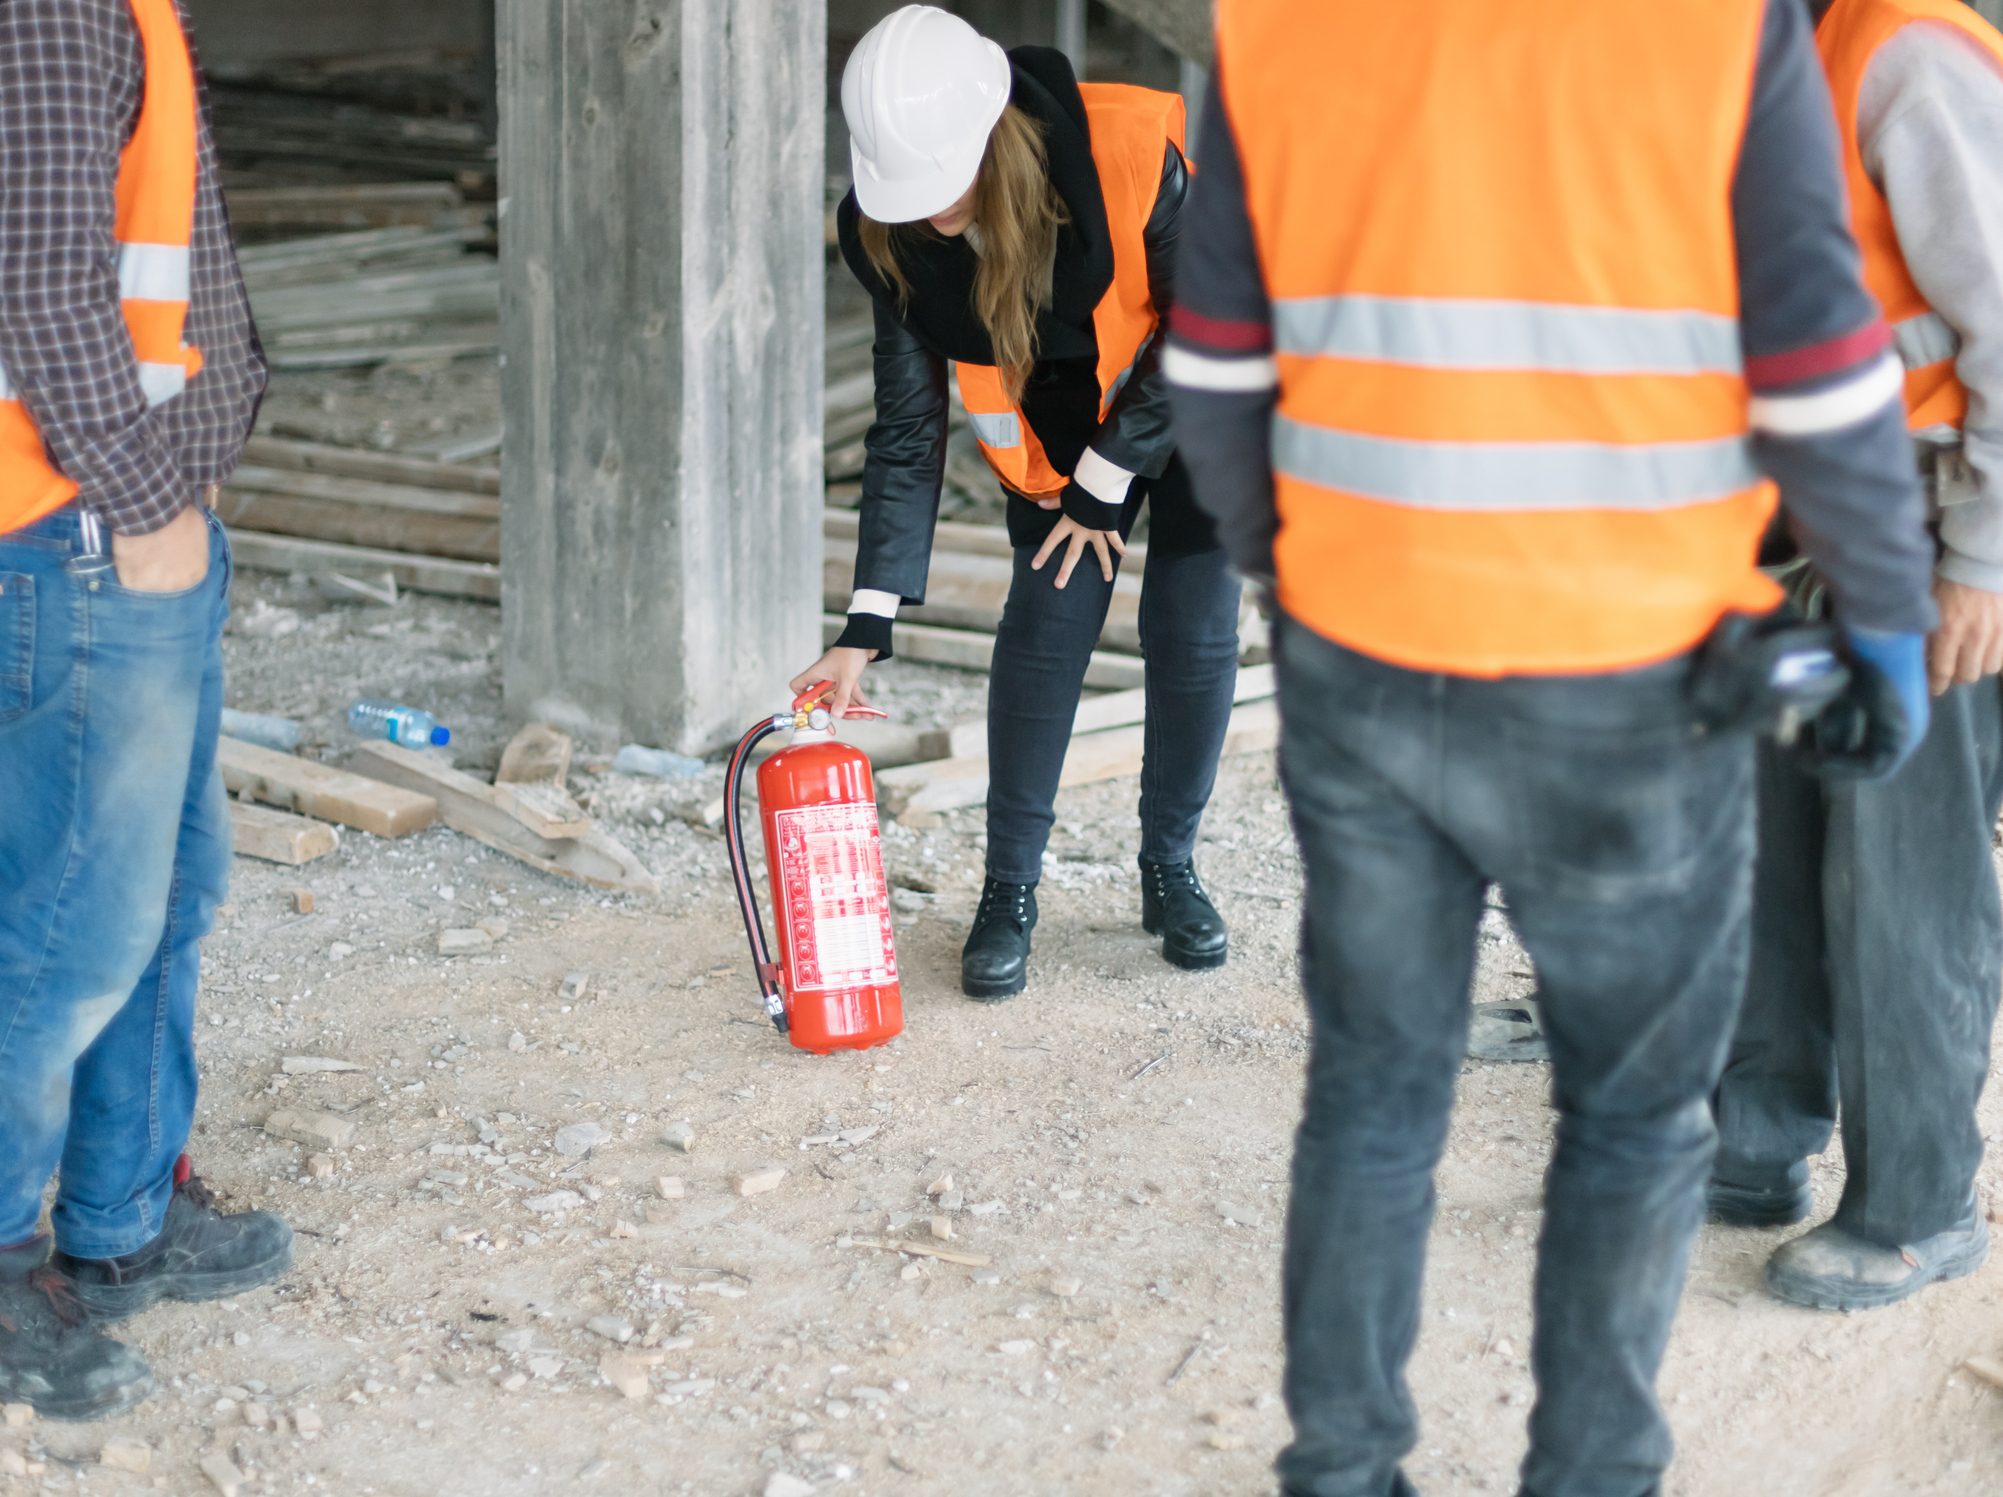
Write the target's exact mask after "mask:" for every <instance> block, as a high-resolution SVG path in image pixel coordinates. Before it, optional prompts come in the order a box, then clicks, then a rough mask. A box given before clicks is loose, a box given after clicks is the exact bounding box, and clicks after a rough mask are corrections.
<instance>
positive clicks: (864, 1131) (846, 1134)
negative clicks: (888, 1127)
mask: <svg viewBox="0 0 2003 1497" xmlns="http://www.w3.org/2000/svg"><path fill="white" fill-rule="evenodd" d="M882 1131H883V1125H882V1124H881V1123H871V1124H870V1125H869V1126H868V1127H867V1128H844V1129H842V1131H841V1132H840V1133H838V1134H836V1135H835V1137H837V1138H839V1139H840V1140H841V1141H842V1142H843V1143H845V1144H859V1143H865V1142H867V1141H868V1140H870V1139H872V1138H875V1137H876V1135H877V1134H878V1133H880V1132H882Z"/></svg>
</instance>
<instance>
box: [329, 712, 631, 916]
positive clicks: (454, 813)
mask: <svg viewBox="0 0 2003 1497" xmlns="http://www.w3.org/2000/svg"><path fill="white" fill-rule="evenodd" d="M355 762H356V764H357V766H358V767H360V768H361V769H363V770H365V771H366V772H367V773H369V774H371V775H376V776H378V777H380V778H381V779H383V780H385V781H387V782H389V783H390V784H392V785H401V786H404V787H406V788H408V789H411V790H421V791H423V792H424V793H425V794H427V795H430V796H432V797H434V798H435V799H436V800H437V802H438V816H439V819H440V820H441V821H443V822H444V823H445V824H446V825H447V826H449V827H451V828H452V829H453V830H455V831H460V832H464V833H465V834H466V835H467V836H469V837H471V838H473V840H474V841H476V842H484V843H485V844H486V845H487V846H489V847H491V848H493V849H495V850H496V851H497V852H504V853H506V854H508V856H510V857H513V858H519V859H521V860H522V861H523V862H524V863H527V864H529V865H530V866H531V867H534V868H540V869H542V870H543V872H545V873H553V874H556V875H557V876H558V877H559V878H575V879H582V880H583V881H584V882H585V883H588V884H596V885H597V886H598V887H599V888H602V889H620V890H624V891H626V892H628V893H635V894H654V893H657V892H659V889H660V885H659V884H658V883H656V882H655V879H654V876H653V875H652V874H651V873H649V872H647V870H646V869H645V868H644V867H643V866H641V863H640V861H639V859H637V858H635V857H634V856H633V854H632V853H630V852H628V851H627V850H626V849H625V847H623V846H622V845H621V844H620V843H619V842H618V841H617V840H615V839H614V838H612V837H611V836H609V835H607V834H606V833H604V832H602V831H597V830H593V831H590V832H587V833H585V834H584V835H583V836H580V837H565V838H550V837H544V836H541V835H539V834H538V833H536V832H533V831H531V830H530V829H529V828H528V827H526V826H524V825H523V824H522V823H521V822H520V821H519V820H517V819H516V817H515V816H514V815H513V814H512V813H511V812H510V811H509V810H508V809H507V808H505V807H504V806H503V805H502V804H501V803H500V801H499V798H498V797H497V794H496V791H497V788H498V789H499V790H502V791H505V790H506V789H507V788H508V787H505V786H503V787H496V786H493V785H488V784H484V783H482V782H481V781H479V780H476V779H474V778H473V777H472V776H471V775H469V774H463V773H461V772H460V771H459V770H456V769H453V768H451V767H449V766H448V765H444V764H440V763H438V762H437V761H436V760H434V759H428V758H426V757H425V756H424V755H423V754H419V753H414V752H413V751H411V750H410V749H407V748H402V747H399V746H398V745H396V744H394V743H365V744H363V745H362V746H361V747H360V748H359V749H357V750H356V751H355Z"/></svg>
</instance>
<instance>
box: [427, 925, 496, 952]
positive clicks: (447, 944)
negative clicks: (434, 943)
mask: <svg viewBox="0 0 2003 1497" xmlns="http://www.w3.org/2000/svg"><path fill="white" fill-rule="evenodd" d="M493 949H494V938H493V937H492V936H490V935H488V934H487V933H486V932H485V931H484V930H441V931H440V932H439V933H438V954H439V955H440V956H472V955H474V954H475V953H476V952H481V951H492V950H493Z"/></svg>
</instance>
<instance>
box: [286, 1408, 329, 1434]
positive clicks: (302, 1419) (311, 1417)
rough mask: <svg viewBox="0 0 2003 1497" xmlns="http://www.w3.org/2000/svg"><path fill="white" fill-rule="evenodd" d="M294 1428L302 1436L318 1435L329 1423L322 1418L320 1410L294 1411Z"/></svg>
mask: <svg viewBox="0 0 2003 1497" xmlns="http://www.w3.org/2000/svg"><path fill="white" fill-rule="evenodd" d="M292 1427H293V1428H294V1429H296V1430H298V1431H299V1433H300V1434H302V1435H317V1434H319V1433H320V1431H321V1430H323V1429H325V1428H326V1427H327V1422H326V1421H325V1420H324V1419H322V1418H321V1417H320V1415H319V1411H318V1410H315V1409H294V1410H293V1411H292Z"/></svg>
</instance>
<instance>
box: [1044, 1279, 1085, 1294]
mask: <svg viewBox="0 0 2003 1497" xmlns="http://www.w3.org/2000/svg"><path fill="white" fill-rule="evenodd" d="M1084 1287H1085V1282H1084V1280H1082V1279H1052V1280H1051V1281H1050V1292H1051V1293H1052V1294H1054V1295H1056V1296H1057V1297H1058V1298H1059V1299H1076V1298H1077V1297H1078V1291H1079V1290H1081V1289H1083V1288H1084Z"/></svg>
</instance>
